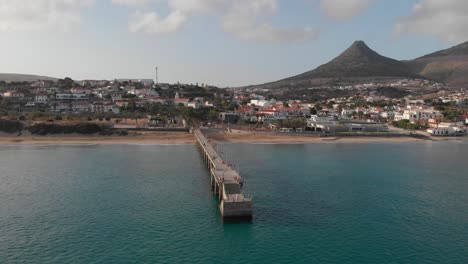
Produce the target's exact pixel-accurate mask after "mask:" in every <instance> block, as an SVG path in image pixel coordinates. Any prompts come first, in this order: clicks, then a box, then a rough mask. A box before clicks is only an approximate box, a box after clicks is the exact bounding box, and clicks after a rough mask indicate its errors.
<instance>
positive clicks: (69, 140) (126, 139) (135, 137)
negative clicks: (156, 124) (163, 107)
mask: <svg viewBox="0 0 468 264" xmlns="http://www.w3.org/2000/svg"><path fill="white" fill-rule="evenodd" d="M194 143H195V139H194V137H193V135H192V134H190V133H184V132H138V133H134V134H131V135H128V136H92V135H91V136H86V135H53V136H36V135H35V136H31V135H24V136H12V135H5V134H3V135H0V145H16V144H18V145H20V144H23V145H31V144H32V145H34V144H38V145H42V144H46V145H48V144H50V145H53V144H57V145H59V144H194Z"/></svg>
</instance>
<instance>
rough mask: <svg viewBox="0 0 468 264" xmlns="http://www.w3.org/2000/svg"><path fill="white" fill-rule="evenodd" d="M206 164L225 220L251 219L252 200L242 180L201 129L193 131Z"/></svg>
mask: <svg viewBox="0 0 468 264" xmlns="http://www.w3.org/2000/svg"><path fill="white" fill-rule="evenodd" d="M193 134H194V136H195V138H196V139H197V144H198V146H199V147H200V151H201V154H202V156H203V159H204V161H205V164H206V166H207V168H208V170H209V171H210V176H211V188H212V190H213V192H214V193H215V194H216V195H217V196H218V198H219V210H220V211H221V215H222V216H223V217H224V218H251V217H252V198H251V197H246V196H244V194H243V193H242V190H241V189H242V182H243V181H242V178H241V176H240V175H239V173H238V172H237V171H235V170H233V169H232V168H230V167H229V166H228V165H227V164H226V163H225V162H224V161H223V160H222V159H221V157H220V156H219V155H218V153H217V152H216V150H215V149H214V148H213V146H212V145H211V144H210V143H209V142H208V139H207V138H206V137H205V135H204V134H203V132H202V131H201V130H200V129H193Z"/></svg>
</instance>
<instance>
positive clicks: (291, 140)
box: [209, 132, 468, 144]
mask: <svg viewBox="0 0 468 264" xmlns="http://www.w3.org/2000/svg"><path fill="white" fill-rule="evenodd" d="M209 137H210V138H211V139H213V140H215V141H218V142H233V143H276V144H301V143H378V142H390V143H391V142H395V143H396V142H427V141H448V140H468V138H467V137H463V138H460V137H444V138H442V137H430V138H427V139H420V138H414V137H405V136H403V137H362V136H355V137H319V136H307V135H286V134H270V133H262V132H240V133H239V132H238V133H226V132H224V133H223V132H217V133H210V134H209Z"/></svg>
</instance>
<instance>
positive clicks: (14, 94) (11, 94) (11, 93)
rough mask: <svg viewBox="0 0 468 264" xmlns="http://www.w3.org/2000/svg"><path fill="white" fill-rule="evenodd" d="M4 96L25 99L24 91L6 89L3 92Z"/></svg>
mask: <svg viewBox="0 0 468 264" xmlns="http://www.w3.org/2000/svg"><path fill="white" fill-rule="evenodd" d="M3 97H5V98H12V99H24V93H22V92H17V91H6V92H4V93H3Z"/></svg>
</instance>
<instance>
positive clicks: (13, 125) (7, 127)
mask: <svg viewBox="0 0 468 264" xmlns="http://www.w3.org/2000/svg"><path fill="white" fill-rule="evenodd" d="M23 128H24V125H23V123H21V122H19V121H11V120H0V131H1V132H6V133H15V132H20V131H21V130H23Z"/></svg>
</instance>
